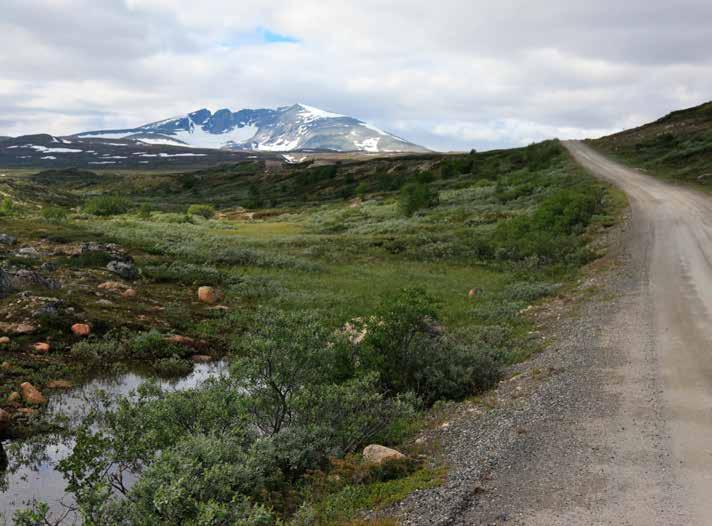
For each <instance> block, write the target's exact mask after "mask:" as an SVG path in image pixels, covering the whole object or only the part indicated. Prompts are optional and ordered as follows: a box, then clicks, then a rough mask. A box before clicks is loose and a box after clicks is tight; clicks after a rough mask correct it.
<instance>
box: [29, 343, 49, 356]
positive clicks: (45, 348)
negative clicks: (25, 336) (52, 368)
mask: <svg viewBox="0 0 712 526" xmlns="http://www.w3.org/2000/svg"><path fill="white" fill-rule="evenodd" d="M50 348H51V347H50V345H49V343H47V342H37V343H35V344H34V345H33V346H32V349H33V350H34V351H35V352H38V353H40V354H47V353H48V352H49V351H50Z"/></svg>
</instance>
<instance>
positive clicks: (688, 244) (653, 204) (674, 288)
mask: <svg viewBox="0 0 712 526" xmlns="http://www.w3.org/2000/svg"><path fill="white" fill-rule="evenodd" d="M566 146H567V148H568V149H569V151H570V152H571V153H572V155H573V156H574V157H575V158H576V160H577V161H578V162H579V163H580V164H581V165H583V166H584V167H585V168H586V169H588V170H589V171H591V172H592V173H593V174H594V175H596V176H598V177H601V178H604V179H607V180H609V181H611V182H613V183H614V184H616V185H618V186H619V187H620V188H621V189H623V190H624V191H625V192H626V194H627V195H628V197H629V199H630V202H631V207H632V213H633V222H632V225H633V236H631V237H630V241H631V245H630V247H629V250H631V251H632V252H633V256H635V257H638V258H640V259H641V261H640V262H641V265H642V269H641V270H642V272H641V275H640V278H641V283H640V287H641V290H640V295H639V297H638V298H637V299H638V301H639V302H642V303H644V304H647V308H643V309H641V311H640V315H642V316H644V317H643V318H641V319H640V320H639V322H638V323H635V319H631V320H630V325H628V327H629V330H630V331H636V332H637V331H641V332H642V331H652V332H651V333H650V334H640V335H639V337H640V338H642V339H643V340H645V339H646V338H650V337H651V338H652V339H651V341H650V344H651V345H652V348H651V349H650V351H651V352H652V353H653V358H654V360H655V362H656V364H657V369H656V370H655V371H653V373H654V374H655V375H656V376H657V378H656V381H657V384H658V385H659V388H660V390H661V392H660V397H661V399H660V402H661V407H660V409H661V413H660V416H661V417H662V419H663V425H664V431H665V432H666V434H667V436H668V440H667V443H666V446H667V447H666V449H665V450H664V451H662V452H661V453H662V454H664V455H665V456H666V457H668V458H669V462H668V464H669V467H670V469H672V480H673V482H674V483H675V484H676V486H677V488H678V489H679V495H677V502H676V504H678V506H679V508H680V511H681V512H684V513H685V515H686V517H685V521H684V522H679V524H712V199H710V197H708V196H705V195H702V194H700V193H698V192H695V191H692V190H689V189H686V188H681V187H678V186H672V185H669V184H666V183H664V182H661V181H660V180H657V179H654V178H652V177H649V176H646V175H642V174H640V173H638V172H635V171H632V170H628V169H626V168H624V167H622V166H620V165H618V164H616V163H614V162H611V161H610V160H608V159H606V158H605V157H603V156H602V155H600V154H598V153H597V152H595V151H593V150H592V149H591V148H589V147H587V146H585V145H583V144H581V143H578V142H570V143H567V144H566ZM611 329H612V330H616V331H621V330H622V329H623V327H611ZM619 337H620V338H622V339H623V341H621V345H622V349H621V350H622V351H623V352H626V353H629V355H630V356H631V357H633V358H634V357H635V355H636V354H637V353H638V352H640V351H639V349H636V348H632V347H631V346H630V344H633V345H637V344H638V342H637V341H635V340H636V339H637V338H636V337H633V338H634V339H633V341H631V342H630V343H629V344H626V342H625V338H626V337H631V335H630V334H629V335H628V336H626V335H623V334H620V335H619ZM634 359H635V358H634ZM622 409H626V406H625V405H624V406H623V407H622ZM628 409H630V410H631V412H630V414H627V415H626V414H625V413H624V414H623V415H622V416H628V417H630V418H631V419H635V418H636V417H637V416H638V415H639V414H640V413H638V411H636V409H641V410H642V411H643V414H644V412H645V410H646V401H645V400H637V401H636V402H635V403H634V404H633V405H632V406H630V407H628ZM629 438H631V439H634V438H635V437H629ZM620 470H621V467H620V466H619V467H618V469H616V470H614V471H613V472H612V473H611V476H612V477H616V476H618V475H621V473H620ZM641 475H642V473H641ZM631 482H634V481H631ZM638 485H639V487H640V486H641V485H642V486H645V481H644V480H640V481H638ZM656 489H657V490H660V489H661V488H649V491H654V490H656ZM631 497H634V495H631ZM681 499H682V500H681ZM634 518H635V516H634V515H633V516H632V517H631V519H634ZM652 518H653V517H651V519H652ZM658 522H661V521H660V520H658ZM661 523H667V524H671V523H670V522H664V521H663V522H661Z"/></svg>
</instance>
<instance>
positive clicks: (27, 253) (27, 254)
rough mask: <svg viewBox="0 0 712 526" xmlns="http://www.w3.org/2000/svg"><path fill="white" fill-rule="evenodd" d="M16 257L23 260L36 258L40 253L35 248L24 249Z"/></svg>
mask: <svg viewBox="0 0 712 526" xmlns="http://www.w3.org/2000/svg"><path fill="white" fill-rule="evenodd" d="M16 255H17V256H18V257H23V258H36V257H39V256H40V253H39V251H38V250H37V249H36V248H35V247H22V248H21V249H20V250H18V251H17V253H16Z"/></svg>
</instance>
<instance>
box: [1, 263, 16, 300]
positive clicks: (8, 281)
mask: <svg viewBox="0 0 712 526" xmlns="http://www.w3.org/2000/svg"><path fill="white" fill-rule="evenodd" d="M13 290H14V288H13V285H12V275H11V274H10V273H9V272H7V271H6V270H3V269H1V268H0V296H5V295H6V294H9V293H10V292H12V291H13Z"/></svg>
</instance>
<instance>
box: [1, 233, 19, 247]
mask: <svg viewBox="0 0 712 526" xmlns="http://www.w3.org/2000/svg"><path fill="white" fill-rule="evenodd" d="M15 243H17V238H16V237H14V236H11V235H9V234H0V245H14V244H15Z"/></svg>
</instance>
